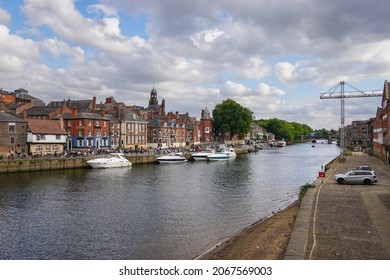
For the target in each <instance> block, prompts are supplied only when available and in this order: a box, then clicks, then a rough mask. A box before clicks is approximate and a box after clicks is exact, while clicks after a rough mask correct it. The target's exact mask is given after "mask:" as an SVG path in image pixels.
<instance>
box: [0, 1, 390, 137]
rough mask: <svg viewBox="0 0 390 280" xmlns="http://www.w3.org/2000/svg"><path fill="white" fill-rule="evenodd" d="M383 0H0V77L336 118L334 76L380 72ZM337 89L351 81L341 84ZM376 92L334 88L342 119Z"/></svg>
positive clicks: (364, 82)
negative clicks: (363, 94) (341, 94)
mask: <svg viewBox="0 0 390 280" xmlns="http://www.w3.org/2000/svg"><path fill="white" fill-rule="evenodd" d="M389 11H390V1H388V0H371V1H366V0H327V1H322V0H311V1H310V0H272V1H268V0H237V1H235V0H232V1H227V0H213V1H210V0H191V1H185V0H164V1H158V0H12V1H11V0H0V88H3V90H7V91H13V90H15V89H18V88H24V89H27V90H28V91H29V93H30V94H31V95H33V96H35V97H38V98H40V99H42V100H43V101H44V102H46V103H48V102H50V101H51V100H62V99H64V98H71V99H90V98H92V96H96V98H97V100H98V102H100V101H103V102H104V101H105V98H106V97H108V96H114V98H115V99H116V100H117V101H123V102H125V103H126V104H128V105H133V104H136V105H140V106H147V104H148V100H149V94H150V91H151V90H152V88H153V87H155V88H156V90H157V92H158V98H159V101H160V102H161V100H162V99H165V101H166V110H167V111H179V112H180V113H185V112H189V113H190V115H192V116H194V117H197V118H199V117H200V112H201V110H202V109H204V108H205V107H207V108H208V109H209V110H210V111H211V110H212V109H213V108H214V107H215V105H216V104H218V103H221V102H222V101H223V100H225V99H227V98H231V99H233V100H235V101H236V102H238V103H240V104H241V105H242V106H245V107H247V108H249V109H251V110H252V111H253V112H254V115H255V117H256V119H262V118H265V119H268V118H274V117H275V118H279V119H284V120H287V121H296V122H300V123H306V124H308V125H309V126H311V127H312V128H314V129H316V128H323V127H324V128H327V129H330V128H334V129H337V128H338V127H339V126H340V100H339V99H328V100H324V99H320V94H321V93H323V92H326V91H328V90H329V89H331V88H332V87H334V86H335V85H336V84H337V83H339V82H340V81H346V82H347V83H348V84H350V85H352V86H353V87H355V88H357V89H359V90H363V91H365V90H382V89H383V84H384V81H385V80H386V79H388V78H389V77H390V67H389V65H390V51H389V50H390V24H389V22H388V19H389ZM345 90H346V91H347V90H352V89H349V88H348V87H346V88H345ZM380 101H381V99H380V98H378V97H375V98H355V99H345V105H346V107H345V112H346V120H345V123H346V124H348V123H350V122H351V121H352V120H362V119H368V118H370V117H374V116H375V112H376V108H377V107H378V106H380Z"/></svg>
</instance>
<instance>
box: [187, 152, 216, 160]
mask: <svg viewBox="0 0 390 280" xmlns="http://www.w3.org/2000/svg"><path fill="white" fill-rule="evenodd" d="M213 153H214V150H205V151H200V152H196V153H193V154H191V156H192V158H193V159H194V160H196V161H198V160H208V159H207V157H208V156H209V155H212V154H213Z"/></svg>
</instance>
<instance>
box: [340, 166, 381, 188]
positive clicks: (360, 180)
mask: <svg viewBox="0 0 390 280" xmlns="http://www.w3.org/2000/svg"><path fill="white" fill-rule="evenodd" d="M334 180H335V181H336V182H337V183H339V184H345V183H349V184H366V185H369V184H371V183H374V182H377V179H376V175H375V172H373V171H369V170H352V171H349V172H347V173H345V174H336V175H335V176H334Z"/></svg>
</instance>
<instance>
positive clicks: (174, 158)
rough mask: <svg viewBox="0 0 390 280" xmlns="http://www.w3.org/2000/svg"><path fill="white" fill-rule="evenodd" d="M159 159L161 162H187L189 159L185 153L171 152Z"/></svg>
mask: <svg viewBox="0 0 390 280" xmlns="http://www.w3.org/2000/svg"><path fill="white" fill-rule="evenodd" d="M157 161H158V162H159V163H183V162H186V161H187V159H186V158H185V156H184V154H183V153H169V154H167V155H165V156H161V157H158V158H157Z"/></svg>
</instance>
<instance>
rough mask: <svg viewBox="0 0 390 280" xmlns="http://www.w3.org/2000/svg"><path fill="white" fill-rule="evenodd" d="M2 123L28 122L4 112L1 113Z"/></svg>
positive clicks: (0, 120) (0, 119)
mask: <svg viewBox="0 0 390 280" xmlns="http://www.w3.org/2000/svg"><path fill="white" fill-rule="evenodd" d="M0 122H26V121H25V120H24V119H22V118H19V117H18V116H16V115H14V114H12V113H8V112H5V111H3V110H1V111H0Z"/></svg>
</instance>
